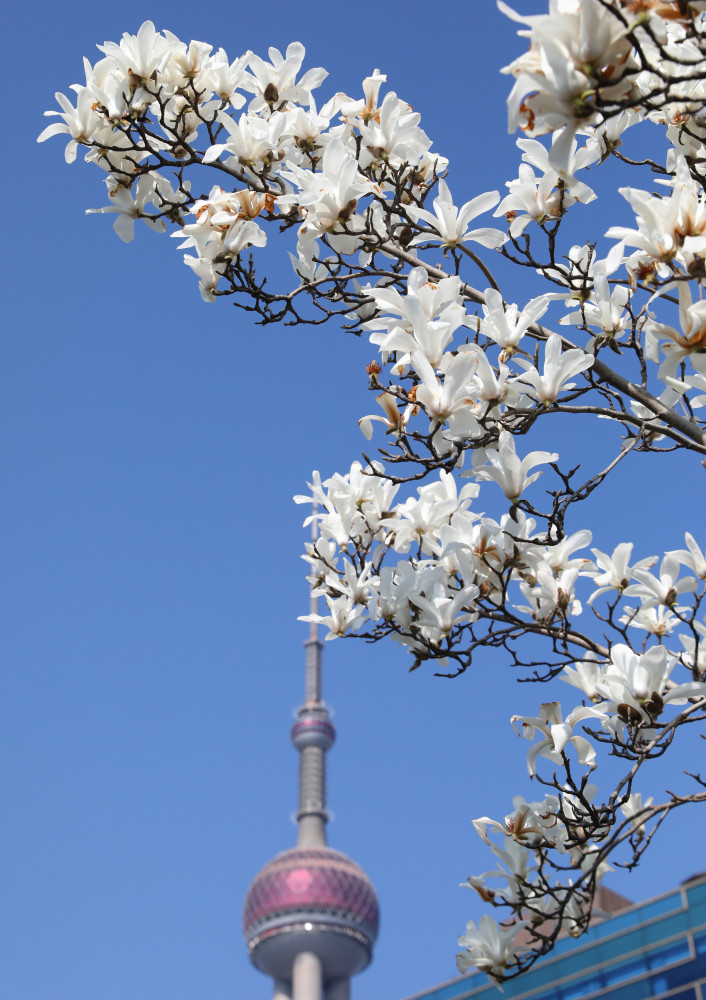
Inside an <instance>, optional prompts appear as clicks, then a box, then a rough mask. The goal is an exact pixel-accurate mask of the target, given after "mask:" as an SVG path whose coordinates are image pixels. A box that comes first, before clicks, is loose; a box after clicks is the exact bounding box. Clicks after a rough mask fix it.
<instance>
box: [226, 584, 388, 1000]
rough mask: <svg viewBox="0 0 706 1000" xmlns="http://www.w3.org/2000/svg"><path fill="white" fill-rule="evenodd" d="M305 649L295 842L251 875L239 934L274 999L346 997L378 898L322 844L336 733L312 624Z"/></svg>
mask: <svg viewBox="0 0 706 1000" xmlns="http://www.w3.org/2000/svg"><path fill="white" fill-rule="evenodd" d="M316 612H317V600H316V598H315V597H314V596H313V594H312V597H311V613H312V615H315V614H316ZM304 646H305V648H306V693H305V700H304V704H303V705H302V706H301V708H299V709H298V711H297V714H296V719H295V722H294V725H293V727H292V742H293V743H294V746H295V747H296V749H297V750H298V751H299V809H298V811H297V824H298V830H299V833H298V837H297V846H296V847H290V848H289V849H288V850H286V851H282V853H281V854H278V855H277V856H276V857H275V858H273V859H272V861H270V862H269V863H268V864H266V865H265V867H264V868H262V869H261V870H260V871H259V872H258V874H257V875H256V876H255V879H254V881H253V883H252V885H251V886H250V889H249V890H248V894H247V897H246V899H245V907H244V910H243V931H244V934H245V940H246V941H247V943H248V950H249V952H250V960H251V962H252V963H253V965H254V966H255V967H256V968H258V969H260V971H261V972H264V973H265V974H266V975H268V976H271V977H272V979H273V980H274V1000H350V980H351V976H354V975H355V974H356V973H357V972H360V971H361V969H364V968H365V966H366V965H367V964H368V963H369V962H370V959H371V957H372V949H373V943H374V941H375V938H376V936H377V930H378V902H377V898H376V896H375V890H374V889H373V886H372V884H371V882H370V880H369V878H368V877H367V875H366V874H365V872H364V871H363V870H362V868H360V867H359V866H358V865H357V864H356V863H355V862H354V861H351V859H350V858H349V857H347V856H346V855H345V854H342V853H341V852H340V851H335V850H333V848H331V847H328V846H327V844H326V822H327V820H328V812H327V810H326V753H327V751H328V750H330V749H331V747H332V746H333V742H334V739H335V735H336V732H335V729H334V727H333V723H332V721H331V716H330V714H329V711H328V708H327V707H326V703H325V702H324V701H323V700H322V697H321V652H322V647H323V644H322V643H321V641H320V639H319V635H318V628H317V625H316V624H315V623H314V622H311V624H310V630H309V638H308V639H307V640H306V642H305V643H304Z"/></svg>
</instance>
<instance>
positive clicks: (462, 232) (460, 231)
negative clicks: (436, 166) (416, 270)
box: [407, 180, 507, 249]
mask: <svg viewBox="0 0 706 1000" xmlns="http://www.w3.org/2000/svg"><path fill="white" fill-rule="evenodd" d="M499 201H500V194H499V192H498V191H487V192H486V193H485V194H479V195H477V196H476V197H475V198H472V199H471V200H470V201H467V202H466V204H465V205H462V206H461V208H456V206H455V205H454V203H453V197H452V195H451V192H450V191H449V187H448V184H447V183H446V181H444V180H441V181H439V193H438V194H437V196H436V198H435V199H434V203H433V205H434V213H433V214H432V213H431V212H428V211H427V210H426V209H425V208H416V207H414V206H413V205H410V206H409V208H408V209H407V212H408V214H409V215H410V217H411V218H412V219H414V221H415V222H423V223H426V225H427V226H429V227H430V228H431V229H433V230H434V232H435V233H438V234H439V236H440V237H441V241H442V244H443V246H447V247H454V246H457V245H458V244H459V243H467V242H468V241H469V240H473V241H474V242H475V243H480V244H481V246H484V247H490V248H493V249H495V248H497V247H499V246H502V244H503V243H505V241H506V240H507V236H506V235H505V233H503V232H501V230H499V229H487V228H486V229H471V230H470V231H469V229H468V226H469V225H470V223H471V221H472V220H473V219H475V218H476V216H478V215H482V214H483V213H484V212H489V211H490V209H491V208H495V206H496V205H497V203H498V202H499ZM430 239H431V241H432V242H435V240H436V237H434V236H430V234H429V233H420V234H419V235H418V236H415V237H414V239H413V240H412V243H411V245H415V244H417V243H428V242H429V241H430Z"/></svg>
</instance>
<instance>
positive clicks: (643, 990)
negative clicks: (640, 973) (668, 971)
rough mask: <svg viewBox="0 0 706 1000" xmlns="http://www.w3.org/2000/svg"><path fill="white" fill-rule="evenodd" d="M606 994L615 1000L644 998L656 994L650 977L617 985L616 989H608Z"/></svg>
mask: <svg viewBox="0 0 706 1000" xmlns="http://www.w3.org/2000/svg"><path fill="white" fill-rule="evenodd" d="M605 995H606V996H609V997H613V998H615V1000H618V998H619V1000H644V998H645V997H651V996H654V994H653V992H652V989H651V986H650V982H649V980H648V979H640V980H638V982H636V983H628V985H627V986H623V985H621V986H616V987H615V988H614V989H611V990H606V993H605Z"/></svg>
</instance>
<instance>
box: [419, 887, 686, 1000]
mask: <svg viewBox="0 0 706 1000" xmlns="http://www.w3.org/2000/svg"><path fill="white" fill-rule="evenodd" d="M471 997H472V998H473V1000H497V998H498V997H512V998H513V1000H525V998H526V1000H530V998H531V1000H591V998H592V997H610V998H611V1000H643V998H645V997H654V998H660V1000H661V998H664V1000H667V998H669V1000H706V875H699V876H698V877H697V878H695V879H692V880H690V881H689V882H687V883H686V884H684V885H681V886H679V888H678V889H674V890H672V891H671V892H669V893H666V894H665V895H663V896H658V897H657V898H655V899H651V900H648V901H647V902H645V903H639V904H637V905H635V906H630V908H629V909H627V910H624V911H623V912H621V913H620V914H618V915H616V916H613V917H610V918H609V919H607V920H603V921H601V922H600V923H597V924H595V925H594V926H593V927H592V928H591V929H590V930H589V931H588V933H587V934H584V935H583V936H582V937H580V938H577V939H574V938H568V937H567V938H563V939H562V940H560V941H559V942H558V943H557V945H556V947H555V948H554V951H553V952H552V953H551V955H550V956H548V957H547V958H546V959H544V960H542V961H541V962H538V963H537V965H535V966H534V967H533V968H532V969H531V970H530V971H529V972H527V973H526V974H525V975H524V976H520V977H519V979H514V980H511V981H510V982H508V983H505V984H503V993H500V992H499V991H498V990H497V987H495V986H494V985H493V984H492V983H490V982H489V981H488V979H487V978H486V976H485V975H483V974H482V973H474V974H471V975H469V976H464V977H463V978H461V979H453V980H451V981H450V982H447V983H442V984H441V985H440V986H436V987H434V988H433V989H430V990H426V991H425V992H424V993H417V994H415V996H414V997H410V998H409V1000H466V998H471Z"/></svg>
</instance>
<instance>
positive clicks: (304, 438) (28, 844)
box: [0, 0, 703, 1000]
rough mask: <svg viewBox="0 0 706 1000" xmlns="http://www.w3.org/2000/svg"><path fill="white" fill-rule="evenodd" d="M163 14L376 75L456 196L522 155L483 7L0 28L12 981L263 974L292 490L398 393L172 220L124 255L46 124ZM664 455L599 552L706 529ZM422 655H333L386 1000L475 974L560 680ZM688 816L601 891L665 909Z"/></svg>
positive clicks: (128, 992) (339, 455) (93, 987)
mask: <svg viewBox="0 0 706 1000" xmlns="http://www.w3.org/2000/svg"><path fill="white" fill-rule="evenodd" d="M517 6H518V8H520V9H522V10H524V11H534V10H539V9H540V8H541V0H536V2H533V3H528V2H527V0H525V2H522V3H520V2H518V3H517ZM322 10H324V11H325V12H324V13H321V11H322ZM146 18H152V19H153V20H154V21H155V22H156V24H157V27H158V28H169V29H170V30H172V31H174V32H175V33H176V34H178V35H179V36H180V37H182V38H185V39H187V40H188V39H190V38H192V37H193V38H197V39H200V40H204V41H210V42H213V43H214V44H215V45H216V46H220V45H222V46H224V47H225V48H226V50H227V51H228V53H229V54H230V55H231V57H232V58H235V57H236V56H237V55H239V54H240V53H241V52H242V51H244V50H245V49H247V48H252V49H254V50H255V51H257V52H260V53H262V54H264V53H265V51H266V48H267V46H269V45H276V46H278V47H281V48H284V47H285V46H286V44H287V43H288V42H289V41H292V40H294V39H299V40H301V41H302V42H303V43H304V44H305V45H306V46H307V49H308V59H307V65H308V66H316V65H324V66H326V67H327V68H328V69H329V71H330V73H331V76H330V78H329V80H328V81H327V82H326V83H325V84H324V87H323V89H322V93H323V92H326V93H327V94H328V93H333V92H334V91H336V90H346V91H348V92H349V93H357V92H358V91H359V88H360V82H361V80H362V78H363V77H364V76H366V75H368V74H369V73H370V72H371V71H372V70H373V69H374V68H375V67H380V68H381V69H382V70H383V71H384V72H387V74H388V78H389V84H390V86H391V87H392V88H393V89H395V90H396V91H397V92H398V93H399V95H400V96H401V97H403V98H404V99H405V100H407V101H409V102H410V103H411V104H412V105H413V106H414V107H415V109H416V110H418V111H420V112H421V113H422V124H423V127H425V128H426V130H427V132H428V133H429V135H430V136H431V137H432V138H433V140H434V143H435V148H436V149H438V150H439V151H440V152H442V153H444V154H446V155H448V156H449V157H450V159H451V162H452V165H453V166H454V170H453V173H452V177H451V184H452V187H453V190H454V191H456V192H457V198H458V199H459V200H461V201H463V200H466V198H470V197H472V196H473V195H475V194H477V193H479V192H481V191H485V190H488V189H492V188H494V187H498V186H502V182H503V181H504V180H505V179H509V178H511V177H514V176H515V174H516V161H517V154H516V151H515V147H514V143H513V140H512V139H510V138H509V137H508V136H507V135H506V128H505V122H506V117H505V97H506V94H507V89H508V80H507V78H504V77H500V76H499V75H498V69H499V67H500V66H501V65H503V64H504V63H505V62H508V61H509V60H510V58H512V57H513V56H514V54H515V53H516V52H517V51H519V49H518V45H517V42H516V40H515V37H514V30H515V29H514V26H513V25H511V24H509V23H508V22H506V21H505V19H504V18H502V17H501V16H500V15H499V14H498V13H497V11H496V10H495V6H494V4H493V3H491V2H490V0H476V2H473V3H470V2H457V0H455V2H447V3H444V4H440V5H437V6H431V7H430V6H429V5H421V6H420V5H417V6H415V5H409V4H407V3H402V2H399V0H391V2H389V3H388V4H381V3H379V2H375V3H372V2H368V0H362V2H361V0H359V2H358V3H357V4H355V5H348V4H342V3H340V2H338V3H331V4H329V5H327V6H326V8H325V9H324V8H321V7H319V5H317V4H315V3H313V2H312V0H302V2H300V3H298V4H289V3H283V2H282V0H273V2H271V3H269V4H267V5H262V4H233V3H229V4H223V3H220V4H216V5H202V4H193V3H184V2H181V0H178V2H171V3H167V2H165V0H160V2H156V3H155V2H153V3H139V4H138V3H136V2H134V0H125V2H123V3H122V4H119V5H106V4H102V5H101V4H89V3H87V2H86V0H78V2H76V3H74V4H71V5H60V6H54V5H49V4H47V3H46V2H45V0H40V2H39V3H38V4H35V5H33V6H32V7H31V8H30V7H28V6H23V5H16V6H14V8H13V10H12V12H11V13H10V14H9V24H7V20H8V15H6V29H7V38H8V39H9V41H8V42H7V43H6V49H5V56H4V66H5V74H4V77H5V120H6V126H5V130H6V144H7V152H6V154H5V156H4V158H3V164H2V170H3V175H4V177H3V181H4V183H3V193H4V209H5V214H6V218H7V216H8V215H9V224H8V226H7V227H6V237H5V244H4V266H3V278H4V280H5V284H6V288H5V291H4V310H3V311H4V323H3V327H4V330H3V333H2V347H3V355H4V365H3V375H2V378H3V389H2V396H1V398H2V407H3V419H2V464H3V469H4V471H5V476H4V484H3V508H4V514H3V523H4V530H3V532H2V534H3V540H2V550H3V558H4V562H5V567H6V568H5V575H4V581H3V583H2V588H3V591H4V594H3V606H4V624H3V628H2V640H1V642H2V650H3V671H2V697H1V699H0V705H1V707H0V712H1V713H2V722H1V726H0V729H1V733H2V735H1V736H0V740H1V743H0V747H1V750H2V762H3V766H2V779H1V780H2V804H3V813H4V817H3V821H2V823H1V824H0V865H1V867H2V870H3V876H2V899H3V905H2V907H1V908H0V939H1V940H2V941H3V959H2V963H0V996H1V997H2V998H3V1000H96V998H100V1000H126V998H127V997H129V998H130V1000H228V998H234V997H235V998H245V997H248V998H251V1000H256V998H258V997H262V998H264V997H268V996H269V995H270V991H271V987H270V983H269V982H268V981H267V980H266V979H265V978H264V977H262V976H261V975H260V974H259V973H256V972H255V971H253V970H252V969H251V968H250V966H249V963H248V960H247V956H246V952H245V948H244V945H243V942H242V937H241V930H240V911H241V907H242V902H243V899H244V896H245V892H246V890H247V887H248V885H249V883H250V881H251V880H252V878H253V876H254V875H255V873H256V871H257V870H258V868H259V867H260V866H261V865H262V864H264V863H265V862H266V861H267V860H269V859H270V858H271V857H272V856H273V855H274V854H275V853H276V852H277V851H279V850H282V849H284V848H285V847H288V846H290V845H291V844H292V843H293V841H294V836H295V829H294V826H293V825H292V823H291V821H290V816H291V813H292V811H293V809H294V808H295V804H296V765H297V762H296V754H295V751H294V749H293V748H292V747H291V744H290V743H289V726H290V723H291V712H292V710H293V709H294V707H295V706H296V705H297V704H298V703H299V702H300V700H301V698H302V694H303V650H302V645H301V643H302V640H303V638H304V636H305V627H304V626H303V625H302V624H301V623H298V622H297V620H296V619H297V615H299V614H302V613H305V611H306V602H307V594H306V584H305V582H304V568H303V563H301V561H300V559H299V554H300V551H301V549H302V546H303V541H304V538H305V533H304V532H303V531H302V529H301V521H302V516H303V511H302V508H300V507H295V506H294V505H293V504H292V502H291V497H292V496H293V495H294V494H295V493H299V492H302V491H303V487H304V484H305V482H306V480H307V478H308V477H309V475H310V473H311V470H312V469H313V468H319V469H320V470H321V471H322V473H323V474H330V473H331V472H333V471H334V470H343V469H345V468H347V467H348V466H349V464H350V462H351V460H352V459H353V458H355V457H356V455H357V454H358V453H359V451H360V449H361V447H362V445H363V444H364V441H363V439H362V437H361V435H360V433H359V430H358V427H357V419H358V417H359V416H361V415H362V414H364V413H368V412H371V410H372V408H373V405H372V399H371V398H370V397H369V396H368V394H367V388H366V383H367V380H366V376H365V373H364V366H365V364H366V363H367V362H368V361H369V360H371V359H372V357H373V356H374V349H373V348H371V347H370V346H369V345H367V344H365V343H361V342H356V341H353V340H351V339H350V338H349V339H346V338H345V337H344V336H343V335H342V334H340V333H339V332H338V331H337V330H336V329H335V328H318V329H316V330H294V331H292V330H288V329H275V328H271V327H270V328H268V329H267V330H266V331H263V330H262V329H260V328H257V327H255V326H253V325H252V323H251V322H250V320H249V319H248V318H247V317H246V316H245V315H244V314H243V313H239V312H236V311H235V310H234V309H233V308H232V307H231V306H230V305H228V304H227V303H225V302H220V303H218V304H216V305H214V306H206V305H205V304H203V303H202V302H201V299H200V297H199V295H198V292H197V288H196V283H195V281H194V279H193V277H192V275H191V274H190V273H189V272H188V271H187V269H186V268H185V267H184V266H183V265H182V263H181V260H180V253H179V252H178V251H177V250H176V241H172V240H169V239H166V238H160V237H158V236H156V235H154V234H152V233H151V232H148V231H147V230H146V229H145V231H144V232H139V233H138V236H137V238H136V240H135V243H134V244H133V245H131V246H125V245H123V244H122V243H121V242H120V241H119V240H118V239H117V237H115V236H114V234H113V232H112V228H111V221H112V218H111V217H104V216H103V217H102V216H85V215H84V214H83V212H84V209H85V208H87V207H97V206H100V205H102V204H104V203H105V193H104V186H103V182H102V177H101V176H100V175H99V172H98V171H97V170H95V169H94V168H88V167H86V166H85V165H84V164H83V163H82V162H80V157H79V162H77V163H76V164H74V165H73V167H67V166H66V165H65V163H64V160H63V147H64V140H63V139H61V138H59V139H53V140H51V141H49V142H47V143H46V144H44V145H41V146H38V145H37V144H36V142H35V139H36V136H37V134H38V133H39V132H40V131H41V130H42V129H43V128H44V126H45V124H46V120H45V119H43V118H42V117H41V114H42V112H43V111H44V110H45V109H49V108H53V107H54V106H55V104H54V99H53V93H54V91H55V90H62V91H65V92H67V88H68V86H69V85H70V84H71V83H73V82H75V81H80V80H81V79H82V76H81V57H82V56H83V55H87V56H88V57H89V58H90V59H91V60H92V61H93V60H94V59H95V58H97V56H98V53H97V52H96V50H95V47H94V46H95V44H96V43H97V42H103V41H104V40H106V39H113V40H118V38H119V37H120V35H121V33H122V32H123V31H126V30H127V31H130V32H135V31H137V29H138V27H139V25H140V23H141V22H142V21H143V20H144V19H146ZM15 108H17V110H15ZM623 182H624V181H623ZM611 204H615V205H617V203H609V205H608V207H607V208H605V207H603V208H601V206H600V205H599V207H592V208H590V209H584V210H581V211H583V215H582V216H581V220H580V222H581V224H583V223H586V224H590V228H589V229H588V231H587V235H595V234H597V233H600V232H603V231H604V230H605V229H606V228H607V226H608V225H610V224H612V223H613V222H614V221H615V218H614V215H613V212H614V210H615V211H617V210H618V209H613V208H611ZM619 210H620V211H622V212H623V213H624V214H623V216H622V219H623V222H624V224H629V218H630V217H629V214H628V208H627V206H625V207H624V208H623V207H622V204H621V206H620V209H619ZM601 213H603V215H601ZM536 292H537V290H536V289H534V291H533V290H532V288H531V287H529V286H526V285H524V284H522V283H519V284H518V285H517V291H516V297H517V299H518V300H519V301H523V300H524V299H526V298H528V297H529V296H530V295H531V294H536ZM508 295H509V296H510V297H512V295H513V293H512V292H508ZM583 431H584V433H585V434H586V435H587V436H588V435H591V434H592V430H591V428H590V426H588V425H587V426H586V427H585V428H583ZM544 444H545V445H548V444H551V442H548V441H547V442H545V443H544ZM653 461H654V460H648V461H647V462H645V461H644V460H643V461H638V460H636V461H635V462H633V463H632V465H631V466H630V468H629V470H626V471H625V474H623V475H622V478H620V479H618V480H617V481H616V484H615V486H613V487H611V488H610V490H607V491H606V493H605V495H604V497H603V498H602V499H601V501H600V502H598V503H596V504H594V506H593V509H592V512H591V522H590V524H589V525H588V526H591V527H594V528H595V529H596V534H595V538H594V544H596V545H598V546H599V547H601V548H603V549H608V548H609V547H611V546H612V545H614V544H615V543H616V542H617V541H618V540H620V539H621V537H624V536H625V537H634V538H636V539H637V541H638V548H640V547H641V551H642V552H643V554H649V552H651V551H653V548H654V545H655V542H654V536H655V535H656V534H662V535H664V536H665V539H666V540H665V542H664V546H666V547H672V548H676V547H680V546H681V545H682V534H683V530H684V527H691V528H692V530H694V531H695V532H696V533H697V534H698V531H699V530H700V528H701V525H702V518H698V519H697V513H698V514H700V513H701V505H700V504H699V503H698V499H699V497H700V496H701V495H702V494H701V492H700V491H701V490H702V486H701V482H700V479H699V476H702V475H703V470H702V469H701V468H700V466H698V464H696V467H695V468H693V469H691V468H689V467H687V466H677V465H675V463H673V462H670V461H668V460H666V459H665V460H664V462H663V463H662V464H661V467H660V468H659V469H656V468H655V466H654V464H653ZM489 513H490V511H489ZM578 526H579V525H577V527H578ZM702 541H703V539H702ZM480 659H482V658H479V660H480ZM407 666H408V663H407V660H406V658H405V656H403V655H402V654H401V653H399V652H398V651H397V650H396V649H394V648H383V647H375V648H371V647H368V646H365V645H363V644H362V643H356V642H350V641H346V642H336V643H333V644H330V643H329V644H327V648H326V673H325V694H326V697H327V700H328V701H329V702H330V703H331V704H332V705H333V706H334V708H335V709H336V723H337V726H338V729H339V740H338V743H337V745H336V747H335V748H334V750H333V752H332V754H331V755H330V781H329V797H330V804H331V806H332V808H333V810H334V813H335V822H334V823H333V824H332V825H331V827H330V839H331V843H332V845H333V846H335V847H338V848H340V849H342V850H344V851H346V852H348V853H350V854H351V855H352V857H353V858H355V859H356V860H357V861H359V862H360V863H361V864H362V865H363V867H364V868H365V869H366V871H367V872H368V873H369V875H370V876H371V878H372V880H373V882H374V884H375V886H376V887H377V890H378V893H379V896H380V900H381V907H382V932H381V936H380V939H379V942H378V947H377V953H376V957H375V960H374V963H373V965H372V966H371V968H370V970H369V971H368V972H366V973H365V974H364V975H363V976H362V977H360V978H359V979H358V981H357V982H356V985H355V993H356V995H357V997H358V998H360V1000H362V998H365V1000H395V998H401V997H404V996H406V995H408V994H411V993H414V992H416V991H418V990H421V989H423V988H425V987H427V986H430V985H432V984H433V983H435V982H438V981H440V980H443V979H446V978H450V977H451V976H453V975H454V971H455V969H454V954H455V950H456V947H455V938H456V936H457V934H459V933H460V932H462V931H463V929H464V925H465V920H466V919H468V918H470V917H475V918H477V917H478V916H480V914H481V912H482V906H481V904H480V901H477V900H476V899H475V897H473V896H472V895H471V894H470V893H469V892H468V891H467V890H460V889H458V888H457V885H458V883H459V882H460V881H461V880H462V879H463V878H465V877H466V876H467V875H468V874H470V873H471V872H474V873H477V872H481V871H483V870H485V869H487V868H488V867H491V861H490V857H489V855H488V854H487V852H486V850H485V849H484V848H483V846H482V844H481V843H480V841H479V840H478V838H477V837H476V836H475V834H474V833H473V830H472V827H471V824H470V821H471V819H472V818H474V817H476V816H478V815H482V814H489V815H498V816H501V815H504V813H505V812H506V811H507V810H508V809H509V807H510V802H511V797H512V795H513V794H515V793H516V792H519V791H523V790H524V791H525V793H526V794H528V795H529V794H531V793H532V791H533V790H532V789H531V788H529V787H528V784H527V782H526V780H525V778H524V760H525V749H526V747H525V746H524V745H523V744H521V743H520V741H519V740H515V739H511V736H512V733H511V730H510V729H509V724H508V719H509V716H510V714H511V713H512V712H513V711H527V712H531V713H532V714H534V710H535V709H536V708H537V707H538V704H539V702H540V701H542V700H547V698H548V693H547V692H546V690H538V689H534V688H532V689H528V688H527V687H524V688H522V689H521V690H519V691H517V692H512V693H508V688H509V685H510V683H511V678H510V674H509V672H508V670H507V669H505V667H504V665H503V663H502V662H501V661H500V660H499V659H498V658H497V657H493V658H492V660H491V659H490V658H489V659H488V661H487V663H482V662H479V664H478V669H477V670H475V671H472V672H471V671H469V672H468V673H467V674H466V675H465V676H463V677H462V678H460V679H458V680H457V681H455V682H451V681H448V680H438V679H436V680H435V679H434V678H433V677H432V676H431V671H426V670H424V669H422V670H419V671H417V672H416V673H415V674H413V675H408V673H407ZM561 688H562V690H561V691H560V692H559V696H561V695H563V696H564V700H565V702H567V703H568V702H569V699H570V697H571V696H570V692H569V689H565V688H564V686H563V685H562V686H561ZM696 824H697V818H696V817H688V816H685V817H684V818H683V819H682V821H681V823H678V824H677V825H676V826H675V827H674V828H673V830H672V832H671V835H670V836H667V837H663V838H662V841H661V842H660V844H659V845H658V850H656V851H654V852H653V856H652V857H651V858H649V859H647V860H646V861H645V865H644V868H643V870H642V871H641V873H640V874H638V875H637V876H636V877H634V878H632V879H630V880H628V879H626V878H625V877H624V876H620V875H616V876H615V877H614V878H613V879H612V880H611V881H610V882H609V884H610V885H612V886H613V887H614V888H616V889H618V890H620V891H622V892H624V893H625V894H626V895H629V896H631V897H633V898H635V899H640V898H645V897H647V896H649V895H653V894H655V893H657V892H659V891H661V890H664V889H667V888H669V887H670V886H672V885H673V884H674V883H676V882H677V881H678V880H680V879H682V878H684V877H686V876H688V875H690V874H692V872H694V871H695V870H698V869H700V868H701V867H702V864H703V863H702V860H701V842H702V837H701V835H700V833H699V834H698V835H695V836H686V835H685V833H684V831H685V830H687V831H689V830H694V831H698V830H700V827H699V826H697V825H696ZM672 847H673V848H674V849H673V850H672V849H671V848H672Z"/></svg>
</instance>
